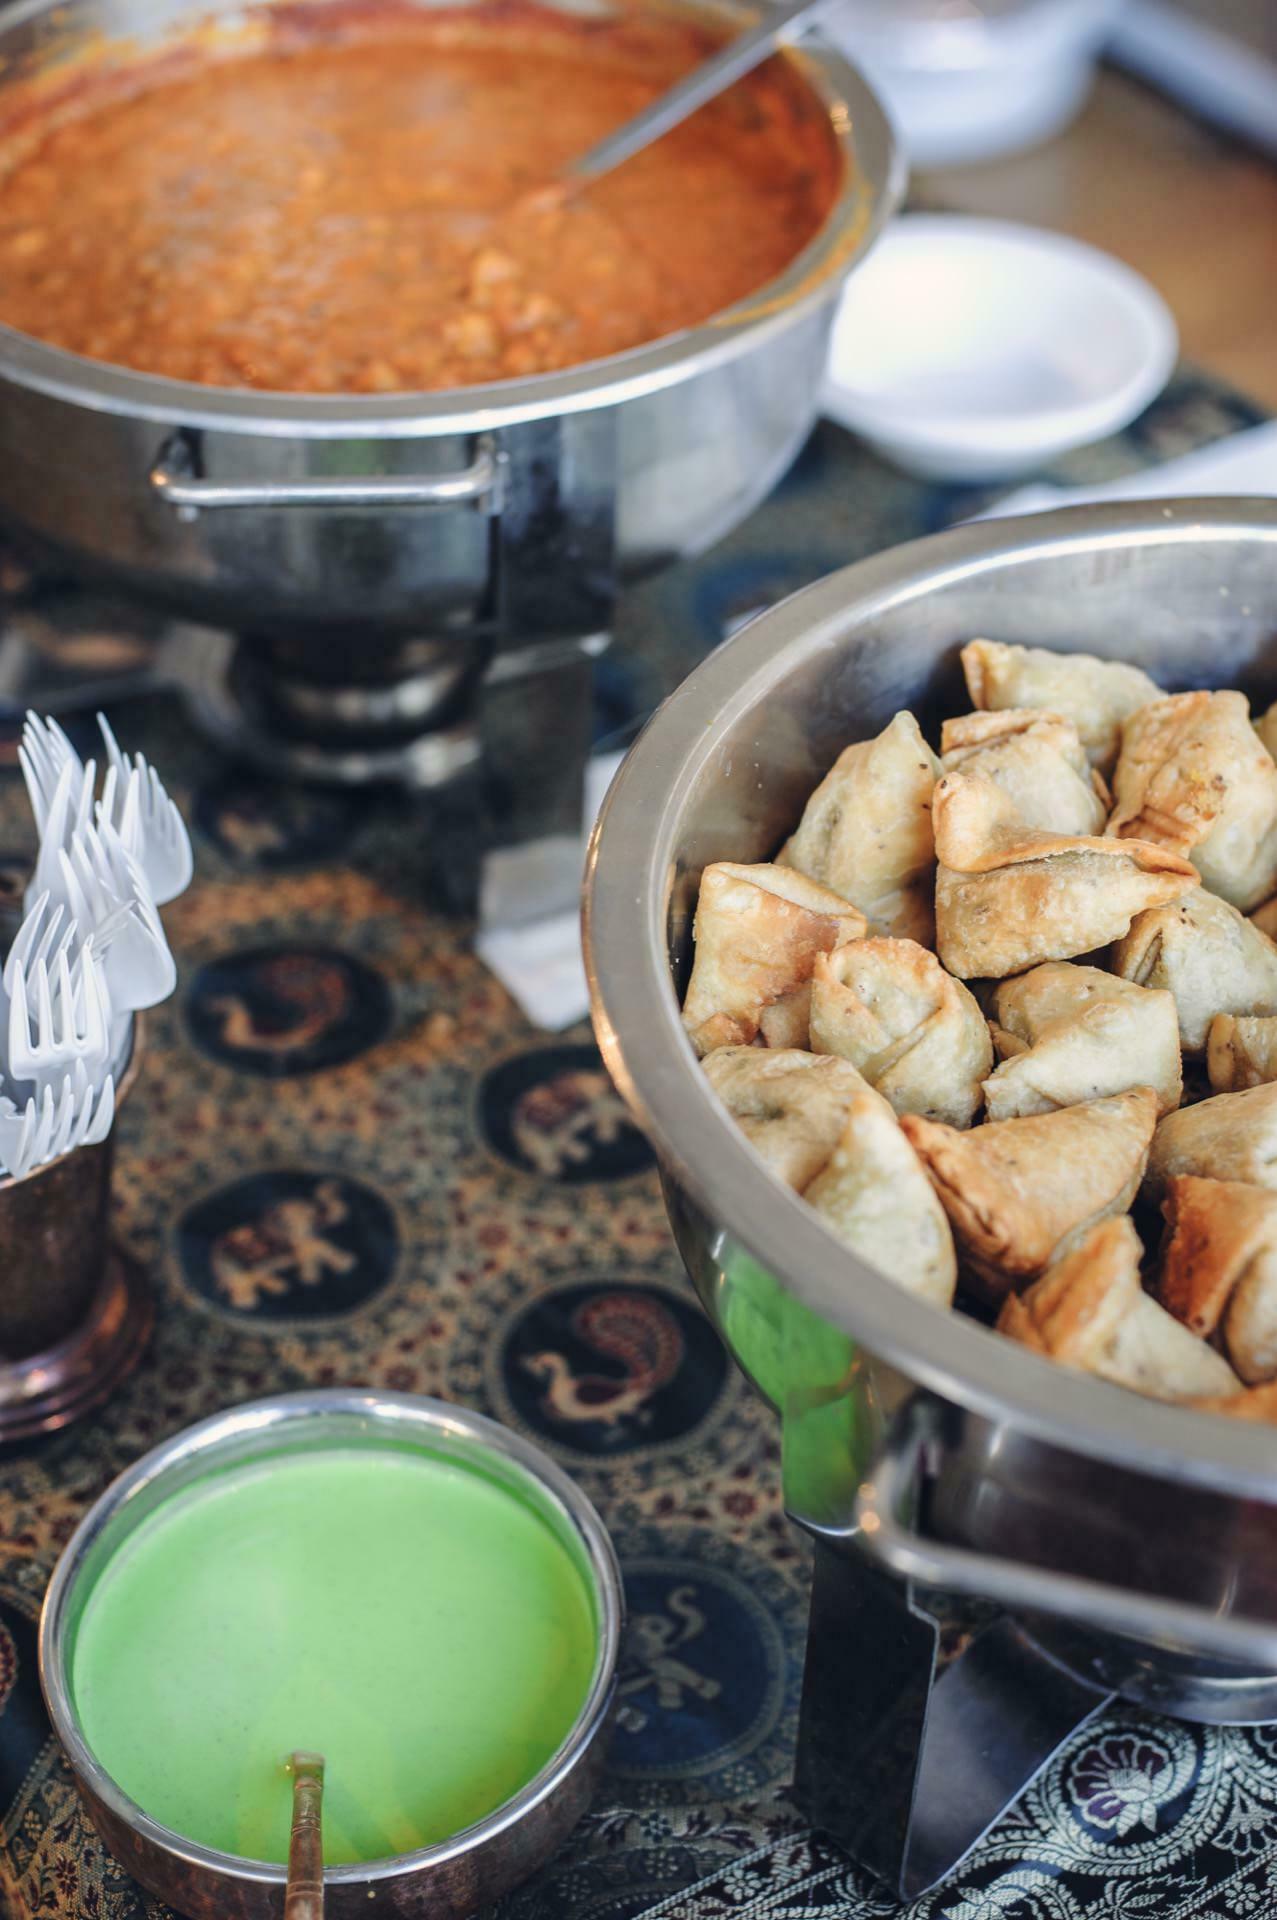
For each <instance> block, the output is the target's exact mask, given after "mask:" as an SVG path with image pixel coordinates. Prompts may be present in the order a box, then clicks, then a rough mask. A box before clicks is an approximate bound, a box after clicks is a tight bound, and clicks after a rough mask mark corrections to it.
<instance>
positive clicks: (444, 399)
mask: <svg viewBox="0 0 1277 1920" xmlns="http://www.w3.org/2000/svg"><path fill="white" fill-rule="evenodd" d="M667 3H668V4H670V5H671V6H673V7H675V8H677V9H678V10H679V11H682V12H685V13H687V14H691V15H693V16H694V17H697V18H699V19H702V20H706V19H708V20H711V21H718V22H719V23H720V24H721V23H728V24H731V25H733V26H739V25H740V24H741V22H742V21H744V20H747V19H748V18H750V14H749V10H748V7H747V5H745V4H744V3H743V0H667ZM238 12H239V0H19V4H17V5H15V6H11V7H8V8H6V9H5V15H4V19H3V22H2V23H0V119H2V118H3V108H4V102H5V99H6V96H7V95H8V93H9V90H10V89H12V88H14V87H21V86H23V85H24V84H26V83H27V81H28V80H29V79H30V78H31V76H32V75H33V74H42V73H44V72H45V71H46V70H48V69H50V68H51V67H53V66H55V65H56V64H57V63H59V62H62V61H65V60H68V59H73V58H74V57H75V56H76V55H77V54H78V53H79V52H80V51H81V50H83V49H84V48H87V47H91V48H92V49H93V51H94V54H95V57H99V58H100V57H101V55H102V52H103V50H104V49H106V50H108V51H109V49H110V48H111V47H112V46H113V45H115V44H117V43H119V44H124V45H128V46H134V45H141V46H145V45H147V44H149V43H151V42H154V41H156V40H157V39H159V38H160V37H161V36H162V35H163V34H165V33H166V32H169V31H172V30H173V29H175V28H178V27H182V26H187V25H194V24H195V23H196V22H197V21H199V20H201V19H204V18H209V17H212V16H214V15H220V14H232V13H238ZM787 57H788V58H789V59H790V60H792V61H793V62H794V63H795V64H796V65H797V66H798V67H799V68H800V69H801V72H802V74H803V75H804V76H805V78H806V80H807V82H809V84H810V87H811V90H812V92H811V99H812V110H813V112H816V113H820V114H822V115H824V116H827V118H828V120H829V123H830V126H831V129H832V132H833V137H834V139H835V141H836V143H837V146H838V149H839V152H840V154H841V156H842V158H843V161H844V163H845V176H844V180H843V185H842V189H841V191H840V193H839V195H838V198H837V201H836V203H835V205H834V206H833V208H832V210H831V212H830V215H829V217H828V219H827V221H826V222H825V225H824V227H823V228H822V230H821V231H820V233H819V234H818V235H817V236H816V238H815V239H814V240H813V241H812V243H811V245H810V246H808V247H807V248H806V249H805V250H804V251H803V252H802V253H801V254H800V255H799V256H798V258H797V259H796V260H795V261H794V262H793V264H792V265H791V266H790V267H789V268H788V269H787V271H786V272H785V273H784V274H783V275H782V276H781V277H780V278H779V279H778V280H777V281H775V282H774V283H773V284H772V285H770V286H768V287H766V288H763V289H761V290H760V291H759V292H758V293H757V294H755V295H752V296H751V297H750V298H749V299H747V300H744V301H741V302H740V303H739V304H738V305H736V306H734V307H732V308H731V309H730V310H728V311H726V312H724V313H722V314H720V315H718V316H716V317H715V318H714V319H713V320H711V321H710V322H708V323H707V324H706V325H704V326H701V327H696V328H693V329H691V330H690V331H687V332H684V333H680V334H676V335H673V336H671V337H670V338H667V339H664V340H658V341H655V342H653V343H652V344H651V345H649V346H646V347H641V348H639V349H637V350H636V351H634V352H632V353H627V354H623V355H620V356H618V357H615V358H613V359H610V360H603V361H597V362H594V363H593V364H591V365H588V366H583V367H577V368H572V369H569V370H568V371H566V372H562V373H553V374H546V375H541V376H538V377H536V378H534V379H528V380H518V381H506V382H502V383H500V384H497V385H492V386H488V387H474V388H470V389H466V390H458V391H455V392H446V393H428V394H402V395H389V396H384V397H371V398H359V397H345V398H343V397H333V396H305V395H287V394H273V393H258V392H232V391H228V390H220V389H214V388H210V387H200V386H193V385H189V384H186V383H183V382H178V381H172V380H162V379H154V378H151V377H149V376H147V375H145V374H141V373H134V372H131V371H129V370H127V369H123V368H118V367H111V366H107V365H104V364H100V363H97V362H94V361H89V360H85V359H82V358H80V357H78V356H76V355H73V354H69V353H64V352H62V351H61V350H60V349H58V348H55V347H50V346H46V345H44V344H43V343H41V342H39V341H37V340H33V339H30V338H29V337H27V336H26V335H23V334H19V333H16V332H14V331H13V330H12V329H10V328H6V327H0V514H3V515H4V516H5V517H6V518H8V519H10V520H11V521H13V522H14V523H16V524H17V525H18V526H20V527H24V528H26V529H27V530H28V531H29V532H30V533H32V534H35V535H37V536H39V537H40V538H41V539H42V540H44V541H45V542H47V543H49V544H51V545H53V546H55V547H57V548H59V549H61V550H62V551H63V552H65V553H66V554H67V555H68V556H69V557H70V558H71V559H72V560H74V561H76V562H77V563H79V564H80V565H81V566H87V567H92V568H95V569H97V570H99V571H102V572H105V573H107V574H109V575H111V576H113V577H114V578H115V579H116V580H117V581H118V582H120V583H121V584H122V585H124V586H125V587H126V588H127V589H128V590H130V591H133V592H135V593H139V594H143V595H146V596H148V597H150V598H152V599H157V600H159V601H161V602H166V603H169V604H172V605H175V606H177V607H179V608H180V609H181V610H182V611H184V612H186V613H187V614H188V615H189V616H190V617H191V618H193V619H195V620H198V621H201V622H202V623H204V624H207V625H214V626H217V625H221V626H228V627H230V628H232V629H234V630H236V631H240V632H251V633H254V634H259V633H269V632H270V631H272V630H277V629H285V630H288V629H301V630H304V631H305V632H306V633H308V634H311V635H319V636H324V635H327V636H330V638H331V639H332V641H333V642H334V644H335V643H336V642H338V641H339V640H340V636H341V635H342V633H343V630H346V629H349V628H351V627H358V628H359V629H360V631H361V633H362V634H363V635H364V636H365V637H364V639H363V640H362V642H361V643H360V645H358V646H355V645H353V644H352V646H351V647H350V648H349V649H348V650H347V651H348V652H349V653H350V655H351V656H352V657H353V658H354V660H355V662H356V663H357V664H358V663H359V662H360V661H361V658H362V655H363V653H364V652H365V651H366V648H367V635H368V634H369V633H370V632H372V631H375V630H377V629H380V630H382V631H384V632H399V633H410V632H416V633H417V634H422V633H435V634H438V633H442V635H443V636H444V638H446V637H447V635H448V634H449V633H451V632H453V631H455V630H457V629H458V628H459V627H460V626H462V625H464V624H466V623H469V622H473V621H474V620H476V619H479V618H483V617H490V616H491V613H492V611H493V604H494V602H496V601H502V602H503V603H504V604H503V605H501V606H497V607H496V609H495V611H496V616H497V620H498V623H499V624H503V625H505V626H506V627H507V628H510V629H512V630H515V631H518V632H520V633H521V634H522V635H523V637H524V638H525V640H526V638H527V637H528V632H529V627H531V628H532V629H533V630H535V627H536V621H537V610H538V607H539V599H538V593H539V595H540V598H541V599H544V598H545V597H546V591H547V589H546V581H547V580H549V582H550V583H551V585H553V584H554V583H555V582H556V581H557V580H558V578H559V576H560V575H562V574H563V573H564V571H565V570H566V571H568V572H569V573H570V572H572V571H573V570H574V569H575V571H577V572H579V571H580V570H581V568H582V567H583V566H584V567H586V568H587V570H588V569H590V568H593V569H596V570H599V569H602V570H606V569H607V568H608V567H609V566H610V565H611V564H612V560H613V557H614V558H615V562H616V564H617V565H618V566H619V568H620V570H621V571H622V572H623V573H632V572H634V571H636V570H639V569H644V568H648V567H651V566H654V565H658V564H661V563H662V562H665V561H667V560H669V559H672V558H673V557H675V556H676V555H678V554H681V553H687V552H691V551H694V550H696V549H698V548H701V547H704V546H707V545H708V544H709V543H710V542H711V541H713V540H715V539H717V538H718V537H719V536H720V535H721V534H722V533H724V532H725V531H726V530H727V529H728V528H729V527H731V526H733V525H734V524H735V523H736V522H737V521H738V520H740V519H742V518H743V517H744V515H745V514H747V513H748V512H749V511H750V510H751V509H752V508H753V507H754V506H756V505H757V503H758V502H759V501H760V500H761V499H762V498H763V497H764V495H765V494H766V493H767V492H768V491H769V490H770V488H771V487H772V486H773V485H774V483H775V481H776V480H777V479H778V478H779V476H780V474H781V473H782V472H783V471H784V469H785V468H786V466H788V464H789V462H790V461H791V460H792V458H793V456H794V454H795V453H796V452H797V451H798V448H799V447H800V446H801V445H802V442H803V440H804V439H805V438H806V436H807V434H808V432H809V431H810V429H811V425H812V423H813V421H814V419H815V415H816V407H817V397H818V392H819V386H820V380H821V376H822V372H823V367H824V359H825V346H826V341H827V337H828V333H829V329H830V326H831V324H832V320H833V312H834V303H835V300H836V297H837V294H838V291H839V288H840V287H841V285H842V282H843V280H844V279H845V277H846V275H847V274H848V273H849V272H850V271H851V269H852V267H853V266H854V265H855V263H856V261H857V260H858V259H860V258H861V257H862V256H863V254H864V252H865V251H866V249H867V248H868V247H869V246H870V244H871V243H872V241H873V239H874V237H875V235H876V234H877V232H878V231H879V229H880V227H881V226H882V225H883V223H884V221H885V220H886V219H887V217H888V216H889V215H890V213H891V212H892V211H893V209H894V207H895V205H896V204H897V202H898V200H899V198H900V195H901V192H902V189H903V183H904V163H903V159H902V156H901V154H900V152H899V150H898V148H897V146H896V144H895V141H894V139H893V137H892V134H891V130H890V127H889V125H888V123H887V121H886V119H885V117H884V115H883V113H882V111H881V109H880V108H879V106H878V103H877V101H876V100H875V98H874V96H873V94H872V93H871V92H870V90H869V89H868V87H867V86H866V85H865V83H864V81H862V80H861V79H860V78H859V76H858V75H857V74H856V73H855V72H853V70H852V69H851V68H850V67H849V66H847V65H846V63H845V62H844V61H843V60H841V59H840V58H838V57H837V56H836V55H834V54H832V53H829V52H826V51H823V50H818V49H816V48H813V49H812V50H810V51H808V52H803V53H794V54H791V55H788V56H787ZM494 523H495V525H496V527H497V529H498V530H499V537H498V538H496V539H495V540H494V537H493V535H494ZM538 561H539V562H540V564H538ZM529 574H531V575H532V576H533V577H534V580H535V581H536V583H537V589H536V590H535V591H534V590H533V589H532V587H530V586H529V584H528V576H529ZM549 601H550V605H551V612H550V615H549V624H550V627H551V629H552V628H553V625H554V622H555V621H556V620H558V619H560V618H561V617H562V616H561V615H560V614H559V613H558V612H556V611H555V605H554V602H555V596H554V593H553V592H551V593H550V594H549ZM586 630H588V629H586ZM562 631H563V628H562V627H561V626H560V628H559V635H560V636H561V633H562ZM571 631H572V632H575V631H577V628H576V627H572V628H571Z"/></svg>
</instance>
